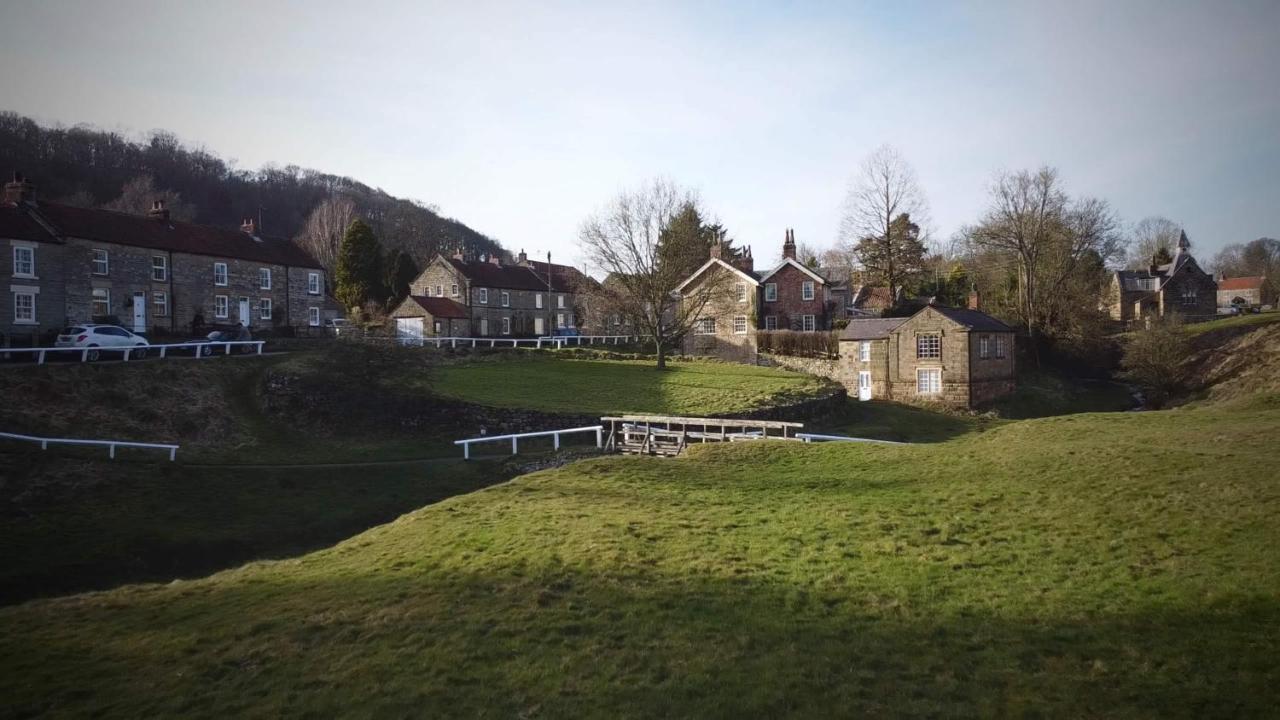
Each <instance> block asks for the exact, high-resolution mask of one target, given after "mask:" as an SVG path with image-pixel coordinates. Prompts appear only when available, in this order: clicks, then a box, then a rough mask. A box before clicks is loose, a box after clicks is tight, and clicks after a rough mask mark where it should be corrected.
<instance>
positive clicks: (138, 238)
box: [37, 202, 320, 268]
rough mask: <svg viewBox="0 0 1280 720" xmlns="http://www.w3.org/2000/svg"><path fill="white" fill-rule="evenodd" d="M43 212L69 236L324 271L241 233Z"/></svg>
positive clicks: (281, 245) (89, 212)
mask: <svg viewBox="0 0 1280 720" xmlns="http://www.w3.org/2000/svg"><path fill="white" fill-rule="evenodd" d="M37 212H39V213H40V215H41V217H43V218H45V219H46V220H47V221H49V224H51V225H52V226H53V227H54V228H55V229H56V230H57V231H58V233H59V234H60V235H62V236H63V237H73V238H81V239H84V240H97V241H98V242H104V243H115V244H119V245H130V246H133V247H145V248H152V249H155V250H169V251H172V252H183V253H191V254H194V255H211V256H214V257H225V258H235V259H239V260H251V261H254V262H261V263H268V264H272V265H290V266H293V267H305V268H319V267H320V263H318V262H316V261H315V260H313V259H312V258H311V256H310V255H308V254H307V253H306V252H305V251H304V250H303V249H302V248H300V247H298V246H297V245H294V244H293V243H292V242H289V241H288V240H282V239H274V238H255V237H253V236H250V235H249V234H248V233H245V232H241V231H240V230H229V229H226V228H218V227H211V226H208V225H195V224H193V223H187V222H181V221H179V220H161V219H158V218H153V217H148V216H146V215H133V214H130V213H123V212H115V211H113V210H98V209H92V208H78V207H72V206H70V205H59V204H57V203H46V202H42V203H40V204H39V205H38V206H37Z"/></svg>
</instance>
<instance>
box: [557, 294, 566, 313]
mask: <svg viewBox="0 0 1280 720" xmlns="http://www.w3.org/2000/svg"><path fill="white" fill-rule="evenodd" d="M556 307H558V308H560V309H561V310H563V309H564V296H563V295H557V296H556Z"/></svg>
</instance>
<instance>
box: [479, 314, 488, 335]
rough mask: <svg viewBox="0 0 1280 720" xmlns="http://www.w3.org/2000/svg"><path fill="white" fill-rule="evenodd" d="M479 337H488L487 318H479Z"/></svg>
mask: <svg viewBox="0 0 1280 720" xmlns="http://www.w3.org/2000/svg"><path fill="white" fill-rule="evenodd" d="M480 337H489V318H480Z"/></svg>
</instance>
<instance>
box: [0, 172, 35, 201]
mask: <svg viewBox="0 0 1280 720" xmlns="http://www.w3.org/2000/svg"><path fill="white" fill-rule="evenodd" d="M35 201H36V186H35V185H32V184H31V183H29V182H27V179H26V178H25V177H23V176H22V173H20V172H15V173H14V174H13V180H11V181H9V182H7V183H5V185H4V204H5V205H17V204H19V203H34V202H35Z"/></svg>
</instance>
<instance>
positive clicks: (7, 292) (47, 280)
mask: <svg viewBox="0 0 1280 720" xmlns="http://www.w3.org/2000/svg"><path fill="white" fill-rule="evenodd" d="M16 245H22V246H26V247H32V248H34V258H35V268H34V269H35V272H34V273H33V274H34V275H35V277H33V278H27V277H15V276H14V274H13V248H14V246H16ZM65 251H66V248H65V247H63V246H62V245H60V244H57V243H31V242H22V241H9V242H5V243H3V245H2V246H0V277H3V278H5V279H6V280H7V281H8V282H7V287H5V289H4V292H3V293H0V333H3V335H4V337H0V346H3V345H6V344H8V343H10V342H12V343H14V344H18V345H27V346H28V347H31V346H36V345H39V344H40V342H41V341H42V340H43V339H44V338H42V336H43V335H49V334H52V333H54V332H56V331H58V330H60V329H61V328H62V327H64V326H65V325H66V322H67V304H66V297H65V292H66V282H65V279H64V274H63V273H64V272H65V265H64V264H63V256H64V253H65ZM15 292H24V293H26V292H31V293H33V294H34V295H35V312H36V318H35V322H34V323H31V324H28V323H25V322H24V323H21V324H19V323H17V322H15V319H14V316H13V310H14V308H13V305H14V299H13V296H14V293H15Z"/></svg>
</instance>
